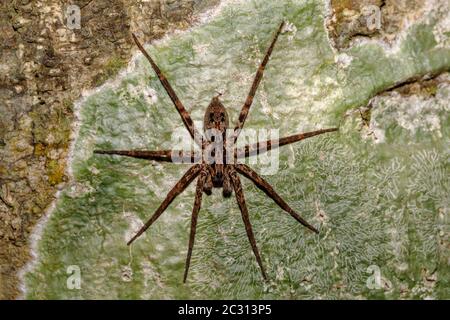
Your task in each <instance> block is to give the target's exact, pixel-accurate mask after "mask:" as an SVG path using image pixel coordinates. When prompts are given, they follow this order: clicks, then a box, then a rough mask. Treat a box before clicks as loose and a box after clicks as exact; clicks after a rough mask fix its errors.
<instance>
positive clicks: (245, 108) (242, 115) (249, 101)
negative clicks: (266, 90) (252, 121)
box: [231, 21, 284, 143]
mask: <svg viewBox="0 0 450 320" xmlns="http://www.w3.org/2000/svg"><path fill="white" fill-rule="evenodd" d="M283 26H284V21H283V22H281V24H280V27H279V28H278V30H277V33H276V34H275V36H274V38H273V40H272V43H271V44H270V47H269V48H268V49H267V52H266V55H265V56H264V59H263V61H262V62H261V64H260V65H259V68H258V71H256V75H255V79H254V80H253V83H252V87H251V88H250V91H249V93H248V96H247V99H246V100H245V103H244V106H243V107H242V109H241V113H240V114H239V118H238V122H237V124H236V127H235V128H234V133H233V136H232V138H231V139H232V140H231V141H232V143H236V140H237V138H238V136H239V133H240V132H241V130H242V128H243V126H244V123H245V119H246V118H247V115H248V112H249V111H250V107H251V105H252V103H253V98H254V97H255V94H256V90H257V89H258V86H259V84H260V82H261V79H262V77H263V74H264V68H265V67H266V65H267V62H268V61H269V57H270V55H271V54H272V51H273V48H274V47H275V43H276V42H277V39H278V36H279V35H280V33H281V30H282V29H283Z"/></svg>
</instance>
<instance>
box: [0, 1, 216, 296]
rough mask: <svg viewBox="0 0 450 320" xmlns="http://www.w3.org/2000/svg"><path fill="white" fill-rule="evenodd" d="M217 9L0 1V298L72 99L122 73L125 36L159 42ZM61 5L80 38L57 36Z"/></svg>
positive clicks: (62, 177) (67, 32)
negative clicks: (74, 10) (75, 10)
mask: <svg viewBox="0 0 450 320" xmlns="http://www.w3.org/2000/svg"><path fill="white" fill-rule="evenodd" d="M217 2H218V1H215V0H205V1H203V0H200V1H199V0H183V1H172V0H159V1H128V0H112V1H111V0H96V1H90V0H84V1H71V2H70V3H69V2H65V1H63V2H61V1H54V0H47V1H27V0H21V1H2V3H1V5H0V6H1V11H0V12H1V13H0V15H1V16H0V57H1V64H0V69H1V73H0V101H1V103H0V217H1V218H0V299H7V298H14V297H15V296H16V295H17V293H18V291H17V290H18V289H17V285H18V282H17V277H16V273H17V271H18V270H19V269H20V268H21V267H22V266H23V265H24V264H25V263H26V262H27V261H28V259H29V250H28V238H29V235H30V232H31V230H32V229H33V227H34V225H35V224H36V221H38V220H39V218H41V217H42V215H43V214H44V212H45V210H46V209H47V208H48V206H49V204H50V203H51V202H52V200H53V199H54V196H55V193H56V191H57V190H58V189H60V188H62V187H63V185H64V183H65V182H66V181H67V180H68V178H67V174H66V159H67V153H68V146H69V140H70V133H71V124H72V121H73V102H74V101H75V100H76V99H78V98H79V97H80V93H81V91H82V90H84V89H88V88H93V87H96V86H98V85H100V84H102V83H103V82H104V81H106V80H107V79H108V78H110V77H112V76H113V75H115V74H116V73H117V72H118V71H119V70H120V69H121V68H123V67H124V66H125V65H126V64H127V62H128V60H129V58H130V54H131V51H133V50H134V49H135V47H134V44H133V41H132V38H131V32H135V33H137V34H138V35H139V36H140V37H141V39H142V40H144V41H148V40H151V39H156V38H160V37H162V36H163V35H164V34H166V33H167V32H168V31H170V30H175V29H184V28H186V27H188V26H189V25H190V24H191V22H193V21H194V20H195V17H196V15H197V14H198V13H200V12H201V11H202V10H204V9H205V8H207V7H211V6H213V5H215V4H216V3H217ZM69 4H75V5H78V6H79V8H80V9H81V29H73V30H71V29H69V28H68V27H67V21H66V9H67V6H68V5H69ZM69 14H70V13H69Z"/></svg>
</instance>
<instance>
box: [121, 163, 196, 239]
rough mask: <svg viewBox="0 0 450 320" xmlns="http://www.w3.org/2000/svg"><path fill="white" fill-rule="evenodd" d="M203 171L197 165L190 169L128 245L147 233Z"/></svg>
mask: <svg viewBox="0 0 450 320" xmlns="http://www.w3.org/2000/svg"><path fill="white" fill-rule="evenodd" d="M201 170H202V165H200V164H197V165H194V166H192V167H190V168H189V170H188V171H186V173H185V174H184V175H183V177H181V179H180V180H179V181H178V182H177V183H176V184H175V186H174V187H173V188H172V190H170V191H169V193H168V194H167V196H166V198H165V199H164V201H163V202H162V203H161V204H160V206H159V208H158V209H157V210H156V211H155V213H154V214H153V216H152V217H151V218H150V219H149V220H148V221H147V222H146V223H145V224H144V225H143V226H142V228H141V229H140V230H139V231H138V232H137V233H136V234H135V235H134V236H133V238H131V240H130V241H128V243H127V245H130V244H131V243H133V241H134V240H136V238H138V237H139V236H140V235H141V234H143V233H144V232H145V230H147V229H148V228H149V227H150V226H151V225H152V224H153V222H155V221H156V220H157V219H158V218H159V216H160V215H161V214H162V213H163V212H164V210H166V208H167V207H168V206H169V205H170V204H171V203H172V201H173V200H174V199H175V198H176V197H177V196H178V195H179V194H180V193H182V192H183V191H184V189H186V188H187V187H188V186H189V185H190V184H191V182H192V181H193V180H194V179H195V178H196V177H197V176H198V174H199V173H200V171H201Z"/></svg>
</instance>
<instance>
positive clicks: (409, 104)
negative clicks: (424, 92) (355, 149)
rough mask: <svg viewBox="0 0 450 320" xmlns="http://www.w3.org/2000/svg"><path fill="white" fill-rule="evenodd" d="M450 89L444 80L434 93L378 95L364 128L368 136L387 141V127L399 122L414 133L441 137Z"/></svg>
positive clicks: (448, 107) (449, 106)
mask: <svg viewBox="0 0 450 320" xmlns="http://www.w3.org/2000/svg"><path fill="white" fill-rule="evenodd" d="M449 92H450V85H448V84H446V83H444V84H442V85H440V86H439V88H438V91H437V93H436V95H435V96H434V97H433V96H432V97H423V96H420V95H411V96H403V95H401V94H399V93H397V92H392V93H389V94H387V95H382V96H378V97H376V98H374V99H373V100H372V103H371V104H372V116H371V121H370V125H369V128H368V130H366V131H364V132H365V137H366V138H367V137H370V138H373V139H374V142H376V143H381V142H385V138H386V137H385V135H386V130H387V129H388V128H392V126H393V125H397V126H399V127H401V128H403V129H405V130H407V131H408V132H409V133H410V134H411V135H415V134H416V133H417V132H418V131H421V132H429V133H431V134H434V135H436V136H437V137H439V138H441V137H442V121H443V117H445V114H448V112H449V111H450V105H449V104H448V96H449ZM370 133H373V134H370Z"/></svg>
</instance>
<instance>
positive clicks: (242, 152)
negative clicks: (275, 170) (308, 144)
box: [237, 128, 339, 159]
mask: <svg viewBox="0 0 450 320" xmlns="http://www.w3.org/2000/svg"><path fill="white" fill-rule="evenodd" d="M335 131H339V128H331V129H322V130H317V131H312V132H305V133H299V134H295V135H292V136H288V137H284V138H281V139H279V140H278V141H272V140H267V141H265V142H258V143H254V144H251V145H246V146H245V147H243V148H239V149H238V150H237V157H238V158H239V159H241V158H247V157H251V156H254V155H257V154H263V153H265V152H267V151H270V150H274V149H276V148H279V147H282V146H285V145H288V144H291V143H295V142H298V141H301V140H304V139H307V138H311V137H315V136H318V135H321V134H324V133H328V132H335Z"/></svg>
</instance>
